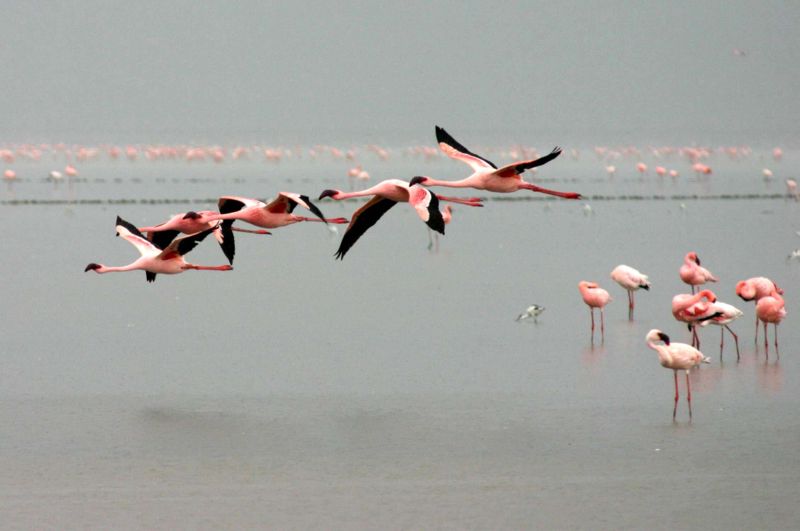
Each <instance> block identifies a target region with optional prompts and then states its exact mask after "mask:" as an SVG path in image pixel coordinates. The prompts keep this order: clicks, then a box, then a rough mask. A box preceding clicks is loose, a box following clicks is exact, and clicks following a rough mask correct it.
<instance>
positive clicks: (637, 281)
mask: <svg viewBox="0 0 800 531" xmlns="http://www.w3.org/2000/svg"><path fill="white" fill-rule="evenodd" d="M611 280H613V281H614V282H616V283H617V284H619V285H620V286H622V288H623V289H625V290H627V292H628V320H630V321H633V307H634V302H633V292H634V291H637V290H638V289H639V288H642V289H645V290H649V289H650V281H649V280H648V278H647V275H644V274H642V273H640V272H639V271H637V270H636V269H634V268H632V267H630V266H626V265H624V264H622V265H618V266H617V267H615V268H614V270H613V271H611Z"/></svg>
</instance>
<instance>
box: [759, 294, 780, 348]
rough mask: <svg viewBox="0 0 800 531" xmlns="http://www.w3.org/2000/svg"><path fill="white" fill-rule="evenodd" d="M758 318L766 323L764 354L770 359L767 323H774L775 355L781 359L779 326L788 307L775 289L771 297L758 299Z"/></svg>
mask: <svg viewBox="0 0 800 531" xmlns="http://www.w3.org/2000/svg"><path fill="white" fill-rule="evenodd" d="M756 316H757V317H758V318H759V319H760V320H761V322H762V323H764V352H765V353H766V355H767V359H769V338H768V336H767V323H772V324H773V325H774V327H775V354H776V355H777V356H778V357H780V352H778V325H779V324H780V322H781V321H783V318H784V317H786V307H785V303H784V301H783V297H781V296H780V294H778V292H777V290H774V289H773V290H772V292H771V293H770V294H769V295H767V296H766V297H761V298H760V299H758V303H756Z"/></svg>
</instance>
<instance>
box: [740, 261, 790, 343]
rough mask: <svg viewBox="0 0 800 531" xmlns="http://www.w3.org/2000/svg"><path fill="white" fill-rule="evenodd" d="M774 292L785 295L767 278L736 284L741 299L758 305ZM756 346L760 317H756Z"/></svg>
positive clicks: (749, 279) (757, 278) (755, 278)
mask: <svg viewBox="0 0 800 531" xmlns="http://www.w3.org/2000/svg"><path fill="white" fill-rule="evenodd" d="M773 291H775V292H776V293H777V294H778V295H783V290H782V289H781V288H779V287H778V285H777V284H775V282H773V281H772V280H770V279H768V278H767V277H751V278H748V279H747V280H740V281H739V282H737V283H736V294H737V295H738V296H739V298H740V299H742V300H743V301H746V302H750V301H753V302H755V303H756V305H758V301H759V300H760V299H762V298H763V297H766V296H768V295H770V294H771V293H772V292H773ZM754 344H756V345H758V315H756V333H755V339H754Z"/></svg>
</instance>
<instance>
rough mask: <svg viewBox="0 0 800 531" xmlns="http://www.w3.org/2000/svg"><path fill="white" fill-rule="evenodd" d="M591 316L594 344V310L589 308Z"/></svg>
mask: <svg viewBox="0 0 800 531" xmlns="http://www.w3.org/2000/svg"><path fill="white" fill-rule="evenodd" d="M589 315H591V316H592V342H594V308H592V307H591V306H589Z"/></svg>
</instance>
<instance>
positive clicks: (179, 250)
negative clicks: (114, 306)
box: [83, 216, 233, 282]
mask: <svg viewBox="0 0 800 531" xmlns="http://www.w3.org/2000/svg"><path fill="white" fill-rule="evenodd" d="M116 225H117V236H122V237H123V238H124V239H125V240H127V241H128V242H129V243H131V244H132V245H133V246H134V247H136V249H138V250H139V253H140V254H141V256H140V257H139V259H137V260H136V261H135V262H133V263H131V264H128V265H126V266H120V267H109V266H105V265H103V264H97V263H94V262H92V263H90V264H89V265H87V266H86V269H84V270H83V271H84V273H85V272H86V271H94V272H95V273H100V274H102V273H113V272H118V271H134V270H137V269H142V270H144V271H145V273H146V276H147V281H148V282H153V281H154V280H155V279H156V274H157V273H163V274H165V275H174V274H177V273H183V272H184V271H186V270H187V269H198V270H204V271H230V270H231V269H233V268H232V267H231V266H230V265H221V266H200V265H195V264H189V263H187V262H186V261H185V260H184V259H183V257H184V255H185V254H187V253H188V252H189V251H191V250H192V249H194V248H195V247H196V246H197V244H198V243H200V242H201V241H203V239H204V238H205V237H206V236H208V235H209V234H211V232H212V231H213V230H214V229H207V230H204V231H203V232H198V233H197V234H192V235H190V236H184V237H183V238H178V239H176V240H173V241H172V243H170V244H169V245H168V246H166V247H165V248H164V249H161V248H159V247H157V246H156V245H155V244H154V243H153V242H151V241H149V240H148V239H147V238H145V237H144V235H143V234H142V233H141V232H139V229H137V228H136V227H134V226H133V225H131V224H130V223H128V222H127V221H125V220H124V219H122V218H121V217H119V216H117V224H116Z"/></svg>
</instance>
